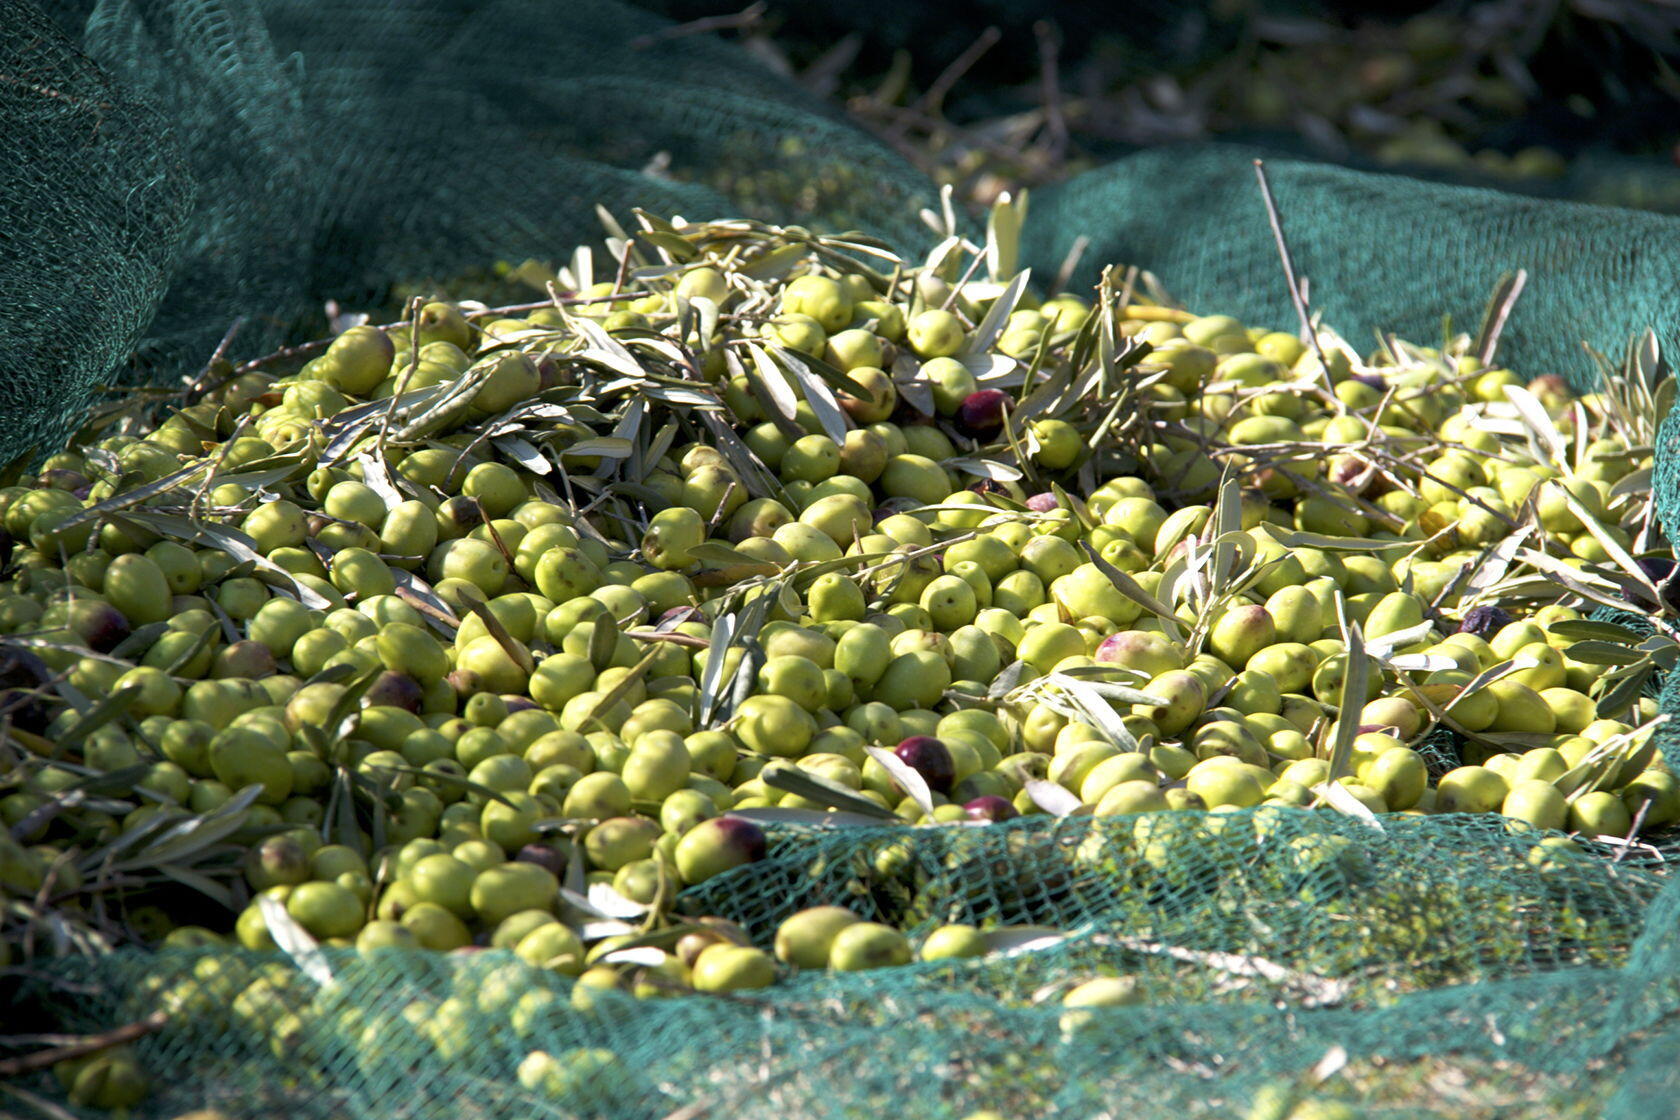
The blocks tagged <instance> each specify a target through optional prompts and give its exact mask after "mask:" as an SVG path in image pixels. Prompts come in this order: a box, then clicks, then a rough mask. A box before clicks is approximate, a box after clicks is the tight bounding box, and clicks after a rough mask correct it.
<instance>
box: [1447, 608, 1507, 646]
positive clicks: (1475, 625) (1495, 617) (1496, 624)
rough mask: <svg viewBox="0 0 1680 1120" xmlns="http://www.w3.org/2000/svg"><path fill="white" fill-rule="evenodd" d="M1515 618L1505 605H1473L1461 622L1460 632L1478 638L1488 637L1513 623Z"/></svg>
mask: <svg viewBox="0 0 1680 1120" xmlns="http://www.w3.org/2000/svg"><path fill="white" fill-rule="evenodd" d="M1514 621H1515V619H1513V618H1512V617H1511V612H1510V611H1508V610H1505V609H1504V608H1503V607H1472V608H1470V611H1469V612H1468V613H1467V614H1466V615H1465V616H1464V621H1463V622H1461V623H1459V626H1458V632H1459V633H1460V634H1474V635H1475V636H1476V637H1478V638H1482V639H1487V638H1491V637H1493V636H1494V635H1495V634H1497V633H1499V632H1500V631H1501V630H1503V629H1505V627H1507V626H1509V625H1511V623H1512V622H1514Z"/></svg>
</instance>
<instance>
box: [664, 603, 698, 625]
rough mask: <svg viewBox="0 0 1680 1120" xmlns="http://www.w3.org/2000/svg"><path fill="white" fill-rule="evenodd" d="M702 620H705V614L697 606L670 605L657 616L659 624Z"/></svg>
mask: <svg viewBox="0 0 1680 1120" xmlns="http://www.w3.org/2000/svg"><path fill="white" fill-rule="evenodd" d="M704 621H706V615H705V613H704V612H702V611H701V610H700V608H699V607H686V606H684V607H672V608H670V609H669V610H667V611H665V613H663V614H661V615H660V616H659V625H661V626H664V625H666V624H670V625H677V624H679V623H683V622H704Z"/></svg>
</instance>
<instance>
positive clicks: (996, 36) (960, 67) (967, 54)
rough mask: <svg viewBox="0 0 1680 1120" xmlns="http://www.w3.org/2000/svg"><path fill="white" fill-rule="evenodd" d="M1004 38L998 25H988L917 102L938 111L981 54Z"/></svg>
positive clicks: (920, 105) (928, 109)
mask: <svg viewBox="0 0 1680 1120" xmlns="http://www.w3.org/2000/svg"><path fill="white" fill-rule="evenodd" d="M1002 38H1003V32H1001V31H999V30H998V29H997V28H996V27H987V28H986V30H984V31H982V32H980V35H979V37H978V38H976V39H975V40H974V42H972V43H970V44H969V45H968V49H966V50H964V51H963V52H962V53H961V54H959V55H958V56H957V57H956V58H954V59H952V60H951V64H950V65H949V66H947V67H945V69H944V70H943V71H941V72H940V74H939V77H937V78H935V79H934V80H933V84H932V85H930V86H928V88H927V92H926V93H924V94H922V96H921V98H920V99H919V100H918V101H917V103H916V104H917V105H918V106H919V107H920V108H922V109H923V110H925V111H928V112H936V111H938V109H939V107H940V106H941V105H942V104H944V102H945V95H946V94H948V93H950V92H951V88H952V87H953V86H955V85H956V84H957V82H958V81H960V80H961V79H962V76H963V75H964V74H966V73H968V71H969V69H970V68H971V67H973V65H974V64H975V63H976V62H979V61H980V56H981V55H983V54H985V53H986V52H987V51H989V50H991V49H992V48H993V47H995V46H997V44H998V41H999V40H1001V39H1002Z"/></svg>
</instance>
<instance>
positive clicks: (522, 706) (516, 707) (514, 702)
mask: <svg viewBox="0 0 1680 1120" xmlns="http://www.w3.org/2000/svg"><path fill="white" fill-rule="evenodd" d="M502 703H504V704H506V705H507V710H508V715H510V716H511V715H512V714H513V713H515V712H529V711H532V710H534V709H535V708H536V706H537V702H536V701H535V700H532V699H531V698H530V697H529V696H516V695H514V694H513V693H511V692H504V693H503V694H502Z"/></svg>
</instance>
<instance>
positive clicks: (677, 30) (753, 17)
mask: <svg viewBox="0 0 1680 1120" xmlns="http://www.w3.org/2000/svg"><path fill="white" fill-rule="evenodd" d="M769 10H770V5H768V4H766V3H764V0H757V2H756V3H752V4H748V5H747V6H746V7H745V8H742V9H741V10H740V11H738V12H736V13H735V14H734V15H728V16H705V17H703V18H701V19H697V20H691V21H690V22H688V23H677V24H672V25H671V26H670V27H662V28H660V29H659V30H658V31H654V32H650V33H649V34H646V35H638V36H636V37H635V38H634V39H632V40H630V49H631V50H633V51H645V50H647V49H648V48H649V47H652V46H657V45H658V44H660V43H666V42H670V41H671V40H672V39H687V38H690V37H691V36H694V35H709V34H711V33H712V32H713V31H747V30H750V29H751V28H754V27H757V26H758V25H759V23H760V22H762V21H763V19H764V13H765V12H767V11H769Z"/></svg>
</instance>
